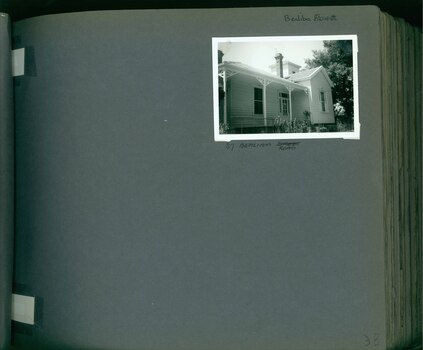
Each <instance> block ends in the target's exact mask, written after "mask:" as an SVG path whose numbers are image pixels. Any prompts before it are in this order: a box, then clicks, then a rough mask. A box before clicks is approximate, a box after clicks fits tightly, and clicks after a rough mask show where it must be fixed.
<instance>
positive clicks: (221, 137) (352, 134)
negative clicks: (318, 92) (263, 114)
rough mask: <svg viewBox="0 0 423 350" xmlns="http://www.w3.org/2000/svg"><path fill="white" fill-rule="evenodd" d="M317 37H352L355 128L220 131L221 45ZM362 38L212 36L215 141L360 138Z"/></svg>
mask: <svg viewBox="0 0 423 350" xmlns="http://www.w3.org/2000/svg"><path fill="white" fill-rule="evenodd" d="M313 40H316V41H317V40H318V41H322V40H351V41H352V55H353V99H354V101H353V105H354V130H353V131H349V132H315V133H263V134H220V132H219V79H218V73H219V72H218V45H219V44H220V43H228V42H231V43H234V42H281V41H282V42H283V41H285V42H289V41H313ZM357 41H358V39H357V35H356V34H349V35H304V36H303V35H302V36H255V37H254V36H249V37H212V64H213V69H212V71H213V117H214V140H215V141H216V142H219V141H223V142H230V141H236V140H293V139H335V138H336V139H340V138H341V139H349V140H359V139H360V121H359V101H358V95H359V94H358V57H357V56H358V42H357Z"/></svg>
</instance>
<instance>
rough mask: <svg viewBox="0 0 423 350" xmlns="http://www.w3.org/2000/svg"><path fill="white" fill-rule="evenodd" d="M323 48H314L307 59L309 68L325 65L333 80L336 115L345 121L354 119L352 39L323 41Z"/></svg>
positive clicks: (349, 121)
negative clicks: (311, 56) (310, 56)
mask: <svg viewBox="0 0 423 350" xmlns="http://www.w3.org/2000/svg"><path fill="white" fill-rule="evenodd" d="M323 47H324V48H323V50H313V58H311V59H307V60H306V61H305V62H306V65H307V66H308V68H315V67H319V66H323V67H324V68H325V69H326V71H327V73H328V75H329V78H330V80H332V82H333V85H334V86H333V89H332V97H333V102H334V110H335V116H336V118H337V119H339V120H342V121H343V122H345V123H352V122H353V120H354V100H353V68H352V63H353V62H352V41H351V40H330V41H323Z"/></svg>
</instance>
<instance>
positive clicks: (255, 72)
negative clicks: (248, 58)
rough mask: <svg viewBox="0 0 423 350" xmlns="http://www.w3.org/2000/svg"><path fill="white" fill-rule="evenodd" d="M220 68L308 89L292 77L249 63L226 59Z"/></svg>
mask: <svg viewBox="0 0 423 350" xmlns="http://www.w3.org/2000/svg"><path fill="white" fill-rule="evenodd" d="M219 70H226V71H233V72H235V73H243V74H246V75H250V76H254V77H256V78H262V79H266V80H268V81H271V82H274V83H278V84H282V85H285V86H290V87H292V88H297V89H301V90H307V87H305V86H304V85H301V84H297V83H296V82H294V81H292V80H290V79H285V78H281V77H278V76H276V75H274V74H272V73H269V72H266V71H264V70H261V69H257V68H254V67H251V66H248V65H246V64H244V63H241V62H228V61H225V62H223V63H220V64H219Z"/></svg>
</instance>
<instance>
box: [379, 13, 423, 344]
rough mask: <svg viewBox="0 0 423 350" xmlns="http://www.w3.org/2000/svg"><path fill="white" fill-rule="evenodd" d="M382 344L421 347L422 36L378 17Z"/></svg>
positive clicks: (383, 16) (397, 22) (390, 19)
mask: <svg viewBox="0 0 423 350" xmlns="http://www.w3.org/2000/svg"><path fill="white" fill-rule="evenodd" d="M380 28H381V64H382V121H383V127H382V135H383V151H384V153H383V179H384V234H385V264H386V271H385V283H386V308H387V339H388V340H389V342H390V344H391V348H395V349H401V348H405V347H406V346H407V345H410V344H409V343H410V339H415V341H416V343H417V344H418V343H419V344H420V346H421V343H422V338H421V337H422V335H421V332H422V323H421V322H422V321H421V320H422V132H423V129H422V35H421V29H418V28H413V27H412V26H410V25H408V24H407V23H406V22H405V21H404V20H401V19H395V18H393V17H391V16H389V15H387V14H385V13H382V14H381V16H380Z"/></svg>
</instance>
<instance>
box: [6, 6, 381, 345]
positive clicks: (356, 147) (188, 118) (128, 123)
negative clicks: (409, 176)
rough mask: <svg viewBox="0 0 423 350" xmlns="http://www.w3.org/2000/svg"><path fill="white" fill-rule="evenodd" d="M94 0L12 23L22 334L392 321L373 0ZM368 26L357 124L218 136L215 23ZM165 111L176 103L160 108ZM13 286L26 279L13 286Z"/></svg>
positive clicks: (223, 27)
mask: <svg viewBox="0 0 423 350" xmlns="http://www.w3.org/2000/svg"><path fill="white" fill-rule="evenodd" d="M298 11H301V12H302V13H304V14H305V15H307V14H310V15H312V14H313V13H315V11H316V9H290V10H287V9H254V10H253V9H251V10H248V9H246V10H242V9H238V10H231V11H224V10H206V11H201V10H193V11H140V12H131V11H128V12H107V13H81V14H73V15H57V16H47V17H40V18H34V19H30V20H25V21H21V22H17V23H16V24H15V26H14V28H13V30H14V32H13V35H14V39H15V43H18V44H19V45H20V46H22V47H26V48H28V55H29V56H28V57H29V58H28V68H29V70H28V74H27V75H26V76H25V77H21V78H18V79H16V80H15V119H16V225H17V226H16V249H15V287H16V288H20V289H22V290H26V292H27V293H29V294H30V295H34V296H36V297H37V298H39V300H42V319H41V321H40V322H39V323H38V324H37V325H36V326H35V327H34V328H33V329H32V330H31V332H30V334H23V333H19V332H16V333H15V334H14V341H15V344H18V345H21V346H22V347H24V348H25V346H29V344H32V345H34V344H35V345H36V346H38V348H44V349H48V348H53V349H54V348H61V349H62V348H68V347H69V348H78V349H172V350H178V349H210V350H211V349H222V350H224V349H231V350H233V349H281V348H285V349H290V350H295V349H304V348H307V349H325V350H329V349H334V350H335V349H336V350H339V349H357V348H360V347H362V346H364V343H365V341H366V338H364V335H366V334H371V335H374V334H377V336H378V344H379V345H378V346H379V347H380V348H383V345H384V338H385V311H384V305H385V303H384V275H383V273H384V255H383V251H384V246H383V233H382V162H381V159H382V150H381V117H380V92H379V87H380V66H379V59H378V58H379V46H378V43H379V41H378V39H379V36H378V31H377V24H378V22H377V21H378V11H377V9H376V8H374V7H365V8H355V9H352V8H342V9H334V8H319V9H318V11H319V12H325V13H326V12H327V13H335V14H336V15H337V17H338V21H337V22H336V23H331V24H322V25H317V26H316V25H314V24H308V25H306V24H303V23H296V24H286V23H284V22H282V21H281V18H282V17H283V15H284V14H287V13H288V14H291V15H294V14H296V13H297V12H298ZM317 33H319V34H357V35H358V42H359V84H360V122H361V139H360V140H359V141H356V140H328V139H326V140H306V141H302V142H301V144H300V146H299V147H298V149H296V150H295V151H291V152H281V151H279V150H278V149H277V147H272V148H270V149H250V150H238V151H234V152H230V151H228V150H227V149H226V146H225V143H216V142H214V141H213V110H212V64H211V58H212V57H211V37H212V36H253V35H281V34H284V35H294V34H295V35H306V34H308V35H310V34H317ZM165 120H166V121H165ZM15 291H16V289H15Z"/></svg>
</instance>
